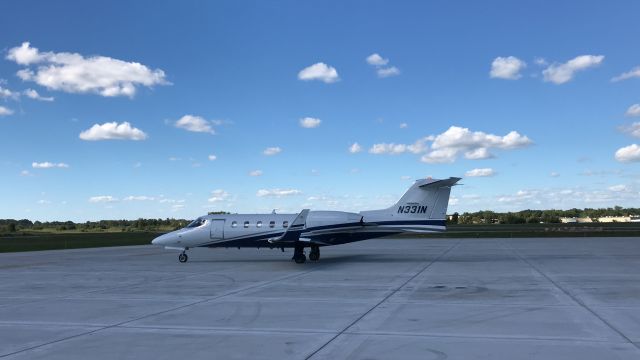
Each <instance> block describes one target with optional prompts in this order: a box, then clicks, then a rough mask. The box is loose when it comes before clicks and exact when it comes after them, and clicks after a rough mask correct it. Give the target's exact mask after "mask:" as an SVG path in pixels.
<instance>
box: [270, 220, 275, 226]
mask: <svg viewBox="0 0 640 360" xmlns="http://www.w3.org/2000/svg"><path fill="white" fill-rule="evenodd" d="M275 226H276V222H275V221H273V220H271V221H269V227H270V228H272V227H275Z"/></svg>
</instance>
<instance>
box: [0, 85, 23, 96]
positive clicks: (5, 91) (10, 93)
mask: <svg viewBox="0 0 640 360" xmlns="http://www.w3.org/2000/svg"><path fill="white" fill-rule="evenodd" d="M0 84H2V82H0ZM19 97H20V93H18V92H15V91H11V90H9V89H6V88H3V87H2V86H0V99H13V100H18V98H19Z"/></svg>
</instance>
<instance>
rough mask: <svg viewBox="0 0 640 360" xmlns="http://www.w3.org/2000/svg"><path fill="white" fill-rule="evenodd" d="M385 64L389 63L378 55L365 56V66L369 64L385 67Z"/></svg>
mask: <svg viewBox="0 0 640 360" xmlns="http://www.w3.org/2000/svg"><path fill="white" fill-rule="evenodd" d="M387 63H389V59H385V58H383V57H382V56H380V54H378V53H373V54H371V55H369V56H367V64H369V65H373V66H384V65H387Z"/></svg>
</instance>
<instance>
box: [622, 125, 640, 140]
mask: <svg viewBox="0 0 640 360" xmlns="http://www.w3.org/2000/svg"><path fill="white" fill-rule="evenodd" d="M620 130H622V132H624V133H626V134H629V135H631V136H633V137H637V138H640V121H636V122H634V123H633V124H631V125H629V126H622V127H620Z"/></svg>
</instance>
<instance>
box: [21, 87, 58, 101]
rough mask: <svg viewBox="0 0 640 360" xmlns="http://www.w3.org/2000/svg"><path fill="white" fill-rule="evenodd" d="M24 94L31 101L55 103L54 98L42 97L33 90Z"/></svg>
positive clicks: (28, 90)
mask: <svg viewBox="0 0 640 360" xmlns="http://www.w3.org/2000/svg"><path fill="white" fill-rule="evenodd" d="M23 94H24V95H25V96H26V97H28V98H29V99H34V100H40V101H53V100H54V99H53V96H42V95H40V94H39V93H38V92H37V91H35V90H33V89H27V90H25V91H24V92H23Z"/></svg>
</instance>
